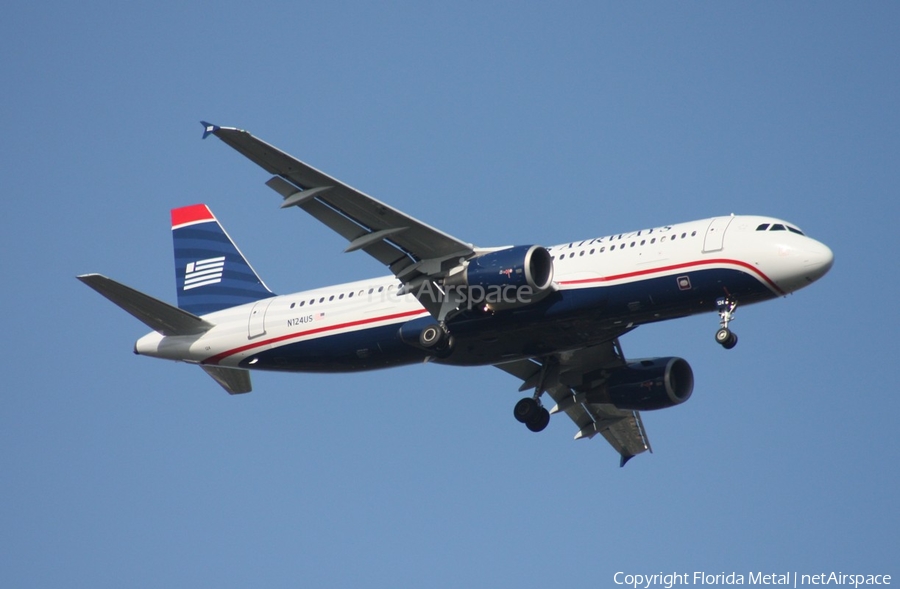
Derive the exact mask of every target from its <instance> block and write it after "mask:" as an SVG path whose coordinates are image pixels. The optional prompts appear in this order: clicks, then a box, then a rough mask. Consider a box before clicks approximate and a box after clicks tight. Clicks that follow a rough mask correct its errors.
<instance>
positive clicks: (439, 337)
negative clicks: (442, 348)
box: [419, 323, 446, 348]
mask: <svg viewBox="0 0 900 589" xmlns="http://www.w3.org/2000/svg"><path fill="white" fill-rule="evenodd" d="M445 337H446V334H445V333H444V330H443V328H441V326H440V325H438V324H437V323H432V324H431V325H428V326H426V327H425V329H423V330H422V333H420V334H419V345H420V346H422V347H423V348H436V347H438V345H439V344H440V343H441V342H442V341H443V340H444V339H445Z"/></svg>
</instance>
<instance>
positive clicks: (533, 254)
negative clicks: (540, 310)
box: [444, 245, 553, 311]
mask: <svg viewBox="0 0 900 589" xmlns="http://www.w3.org/2000/svg"><path fill="white" fill-rule="evenodd" d="M444 284H445V285H446V286H448V287H451V288H458V289H460V290H462V291H464V292H465V295H466V298H467V300H468V301H469V303H470V304H481V303H483V304H485V306H487V307H488V308H489V309H491V310H494V311H497V310H501V309H511V308H515V307H522V306H526V305H530V304H532V303H536V302H538V301H539V300H541V299H543V298H544V297H545V296H547V295H548V294H550V293H551V292H553V256H551V255H550V252H548V251H547V249H546V248H544V247H542V246H539V245H519V246H515V247H511V248H507V249H504V250H498V251H494V252H489V253H486V254H482V255H480V256H477V257H475V258H472V259H470V260H468V261H467V262H466V263H465V265H464V266H462V269H461V270H460V271H459V272H456V273H454V274H451V275H450V276H448V277H447V279H446V280H445V281H444Z"/></svg>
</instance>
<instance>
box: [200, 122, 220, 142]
mask: <svg viewBox="0 0 900 589" xmlns="http://www.w3.org/2000/svg"><path fill="white" fill-rule="evenodd" d="M200 124H201V125H203V138H204V139H206V138H207V137H209V136H210V135H214V134H215V133H216V131H218V130H219V128H220V127H219V126H218V125H213V124H212V123H207V122H206V121H200Z"/></svg>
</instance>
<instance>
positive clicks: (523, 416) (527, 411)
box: [513, 397, 541, 423]
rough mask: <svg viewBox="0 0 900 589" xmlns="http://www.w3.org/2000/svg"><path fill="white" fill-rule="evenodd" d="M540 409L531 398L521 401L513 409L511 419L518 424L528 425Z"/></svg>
mask: <svg viewBox="0 0 900 589" xmlns="http://www.w3.org/2000/svg"><path fill="white" fill-rule="evenodd" d="M540 409H541V407H540V405H538V404H537V401H535V400H534V399H533V398H532V397H525V398H524V399H521V400H520V401H519V402H518V403H516V406H515V407H513V417H515V418H516V421H518V422H519V423H528V422H529V421H531V420H532V419H534V416H535V415H536V414H537V413H538V412H539V411H540Z"/></svg>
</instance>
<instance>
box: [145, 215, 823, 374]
mask: <svg viewBox="0 0 900 589" xmlns="http://www.w3.org/2000/svg"><path fill="white" fill-rule="evenodd" d="M762 227H764V228H762ZM547 249H548V251H549V252H550V254H551V255H552V256H553V264H554V282H555V284H556V285H557V287H558V295H559V304H558V308H562V307H563V306H564V304H566V305H568V306H567V307H566V312H565V317H566V319H565V320H566V321H573V320H579V317H581V319H582V320H583V321H586V322H594V323H597V324H598V325H601V324H603V325H604V326H605V327H604V329H606V328H610V327H609V326H615V325H619V326H622V325H625V326H627V327H629V328H630V327H631V326H632V325H638V324H641V323H647V322H651V321H659V320H665V319H669V318H675V317H681V316H685V315H689V314H693V313H699V312H708V311H710V310H711V309H712V308H713V306H712V305H714V299H715V297H716V296H717V292H718V293H719V294H722V295H730V294H731V293H732V292H735V293H738V294H736V296H737V297H738V298H739V299H741V300H742V302H745V303H753V302H758V301H761V300H766V299H771V298H774V297H779V296H783V295H786V294H788V293H791V292H793V291H795V290H797V289H800V288H802V287H804V286H807V285H808V284H810V283H812V282H813V281H815V280H817V279H819V278H820V277H822V276H823V275H824V274H825V273H826V272H827V271H828V269H829V268H830V267H831V264H832V261H833V256H832V252H831V250H830V249H829V248H828V247H827V246H825V245H823V244H822V243H820V242H818V241H816V240H814V239H811V238H809V237H806V236H805V235H803V234H801V233H800V232H799V230H797V229H796V227H795V226H794V225H792V224H789V223H786V222H784V221H781V220H778V219H773V218H769V217H757V216H731V217H716V218H713V219H703V220H699V221H692V222H688V223H681V224H677V225H670V226H665V227H659V228H653V229H646V230H640V231H633V232H629V233H622V234H615V235H611V236H604V237H600V238H595V239H587V240H583V241H574V242H571V243H566V244H560V245H555V246H552V247H548V248H547ZM717 285H718V286H717ZM399 287H400V283H399V281H398V280H397V279H396V278H395V277H393V276H387V277H381V278H375V279H372V280H362V281H358V282H351V283H346V284H339V285H335V286H329V287H324V288H319V289H314V290H308V291H303V292H298V293H293V294H289V295H281V296H276V297H271V298H267V299H263V300H261V301H257V302H255V303H249V304H245V305H240V306H237V307H233V308H230V309H226V310H223V311H218V312H215V313H211V314H209V315H205V316H203V318H204V319H205V320H207V321H208V322H210V323H212V324H214V325H215V327H214V328H212V329H210V330H209V331H207V332H205V333H203V334H200V335H196V336H168V337H164V336H162V335H160V334H158V333H156V332H153V333H150V334H148V335H146V336H144V337H143V338H141V339H140V340H138V342H137V343H136V345H135V352H136V353H138V354H143V355H147V356H154V357H158V358H166V359H170V360H179V361H185V362H191V363H203V364H214V365H220V366H226V367H241V368H254V367H257V368H268V369H285V370H304V369H305V368H304V366H306V364H304V362H303V361H302V359H299V360H298V359H297V358H293V357H292V355H298V354H301V355H302V354H308V350H321V349H324V350H327V352H322V354H326V353H334V354H338V355H342V357H344V356H346V359H342V360H341V362H342V364H341V366H340V367H337V368H335V369H336V370H348V369H367V368H377V367H380V366H388V365H393V364H395V363H408V362H411V361H415V360H416V359H421V358H422V357H423V355H424V352H422V351H421V350H415V349H413V348H409V349H406V348H404V347H403V345H402V343H399V344H398V342H399V340H398V341H397V342H395V341H393V339H391V337H392V336H391V335H390V334H393V333H394V332H396V331H397V330H398V329H399V328H400V327H401V326H402V325H404V324H406V323H407V322H410V321H414V320H425V318H428V317H429V314H428V311H426V310H425V308H424V307H423V306H422V305H421V304H420V303H419V301H418V300H417V299H416V298H415V297H414V296H413V295H412V294H404V295H398V289H399ZM623 297H624V298H623ZM631 299H634V300H633V301H632V300H631ZM598 301H600V302H602V305H606V304H608V305H609V307H608V309H609V310H608V312H607V314H606V315H604V314H603V312H600V311H598V309H601V308H603V307H602V305H601V304H600V303H599V302H598ZM620 303H622V304H623V305H624V306H621V309H620V308H619V307H617V306H616V305H619V304H620ZM504 313H508V312H499V313H498V314H497V316H498V321H500V320H499V317H500V316H501V315H503V314H504ZM607 315H608V316H607ZM553 317H554V307H553V304H551V303H548V304H547V308H546V309H545V310H543V311H542V312H541V314H540V315H539V316H538V315H534V316H529V315H527V313H526V314H525V315H522V317H521V320H520V322H522V321H531V322H534V324H535V329H536V330H538V331H539V330H540V329H541V327H540V326H541V325H550V324H551V323H552V324H553V325H554V326H556V327H555V328H557V329H558V328H559V322H558V321H557V320H556V319H554V318H553ZM480 321H482V323H479V325H490V323H485V322H484V321H485V320H484V319H481V320H480ZM500 322H501V323H503V322H502V321H500ZM554 322H555V323H554ZM511 324H515V320H513V321H512V323H511V322H510V321H509V320H507V321H506V322H505V323H503V325H504V327H498V328H497V329H496V333H495V336H496V338H499V339H500V340H502V339H503V337H504V334H509V337H510V338H515V339H517V340H520V339H522V338H523V332H522V326H521V325H516V326H515V327H510V325H511ZM598 329H599V327H598ZM461 331H462V333H465V330H464V329H463V330H461ZM370 335H371V336H372V337H373V338H374V341H372V342H369V343H367V338H369V336H370ZM340 336H344V337H340ZM357 336H358V337H357ZM525 337H526V338H527V334H526V336H525ZM585 337H592V336H590V335H587V336H585ZM598 337H599V336H598ZM482 339H484V340H486V338H482ZM388 340H390V341H388ZM476 340H477V338H475V336H472V337H471V341H472V344H471V348H472V349H473V350H474V349H475V348H477V347H478V345H480V344H479V341H476ZM559 341H560V344H559V345H561V346H565V345H568V343H567V342H568V340H566V339H564V338H563V339H560V340H559ZM395 345H397V346H398V347H396V348H395V347H393V346H395ZM354 347H355V349H352V348H354ZM458 347H459V346H458ZM526 349H527V348H525V347H521V348H518V347H516V342H512V341H511V342H510V343H509V345H508V346H504V345H503V344H502V343H500V344H498V343H496V342H494V341H493V340H492V341H491V344H490V346H488V344H484V349H483V350H482V351H481V352H478V354H480V355H477V354H476V353H475V352H473V355H470V356H461V357H460V360H459V362H456V361H454V359H453V357H452V356H451V357H450V358H448V359H446V360H445V361H446V362H447V363H451V364H453V363H464V364H475V363H484V364H489V363H495V362H497V361H499V360H500V357H502V358H503V359H509V358H510V357H515V356H516V355H528V352H527V351H525V350H526ZM279 350H282V351H283V352H280V351H279ZM396 350H400V351H401V354H400V356H402V357H397V358H394V359H392V358H390V357H389V356H391V355H393V354H394V351H396ZM316 353H318V351H317V352H316ZM279 354H281V355H279ZM354 354H355V355H356V357H358V360H359V361H358V364H357V365H356V366H355V367H354V366H353V364H354V360H353V357H354ZM382 356H384V357H382ZM373 358H377V359H378V360H377V361H374V360H373ZM257 363H260V365H258V366H257ZM311 366H314V368H312V369H315V370H329V364H328V361H327V359H325V358H323V359H321V360H317V361H316V363H314V364H311Z"/></svg>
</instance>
